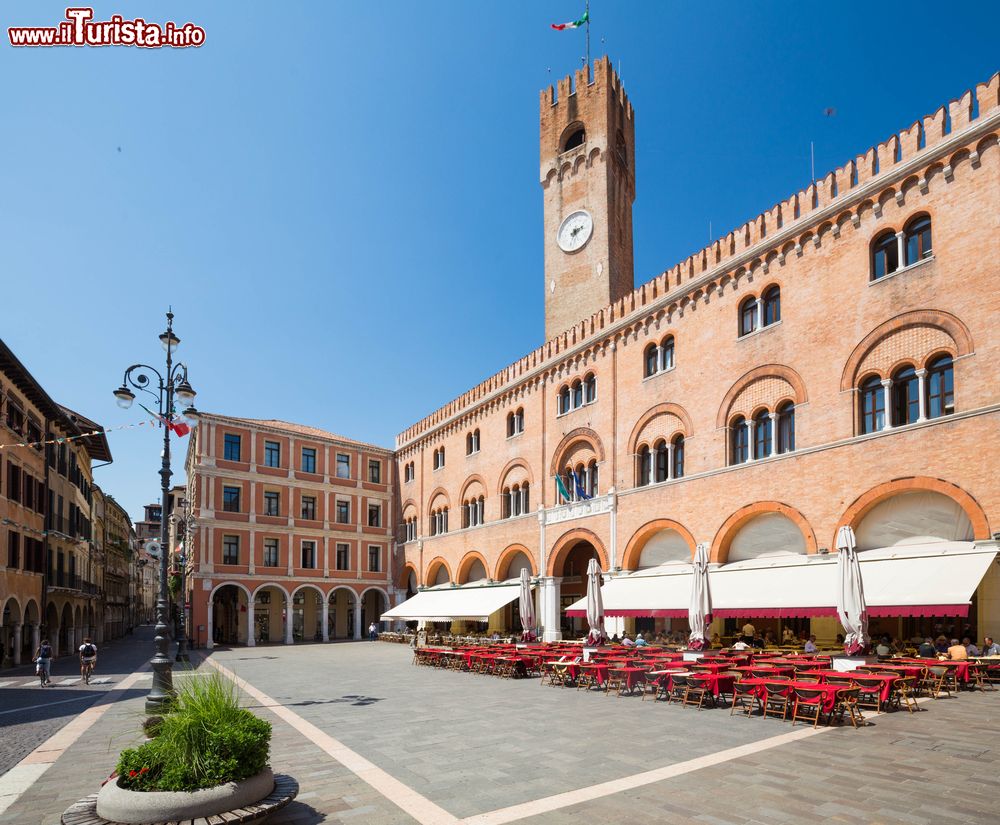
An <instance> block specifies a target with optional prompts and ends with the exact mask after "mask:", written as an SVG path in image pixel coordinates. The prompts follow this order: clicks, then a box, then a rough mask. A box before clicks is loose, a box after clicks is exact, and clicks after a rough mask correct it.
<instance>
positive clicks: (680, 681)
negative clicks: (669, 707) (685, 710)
mask: <svg viewBox="0 0 1000 825" xmlns="http://www.w3.org/2000/svg"><path fill="white" fill-rule="evenodd" d="M690 675H691V674H690V673H675V674H673V675H672V676H671V677H670V691H669V692H668V693H667V703H668V704H669V703H670V702H672V701H673V700H674V699H677V700H678V701H680V702H681V704H683V703H684V697H685V696H686V695H687V689H688V677H689V676H690Z"/></svg>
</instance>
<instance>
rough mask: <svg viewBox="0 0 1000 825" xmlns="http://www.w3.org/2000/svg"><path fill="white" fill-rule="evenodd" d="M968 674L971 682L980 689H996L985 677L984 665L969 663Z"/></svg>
mask: <svg viewBox="0 0 1000 825" xmlns="http://www.w3.org/2000/svg"><path fill="white" fill-rule="evenodd" d="M969 676H970V677H971V678H972V682H973V684H974V685H975V686H976V687H977V688H979V689H980V690H996V688H995V687H993V684H992V682H990V681H989V679H987V678H986V666H985V665H969Z"/></svg>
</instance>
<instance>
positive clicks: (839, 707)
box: [833, 687, 868, 728]
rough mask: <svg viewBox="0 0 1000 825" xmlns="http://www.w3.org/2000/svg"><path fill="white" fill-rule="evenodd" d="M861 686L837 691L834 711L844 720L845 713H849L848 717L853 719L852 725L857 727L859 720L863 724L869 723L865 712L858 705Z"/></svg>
mask: <svg viewBox="0 0 1000 825" xmlns="http://www.w3.org/2000/svg"><path fill="white" fill-rule="evenodd" d="M860 692H861V691H860V689H859V688H856V687H855V688H844V689H843V690H838V691H837V704H836V705H834V708H833V712H834V714H835V715H836V716H837V718H838V719H839V720H840V721H841V722H843V721H844V715H845V714H847V716H848V718H849V719H850V720H851V725H853V726H854V727H855V728H857V726H858V722H860V723H861V724H862V725H867V724H868V723H867V722H866V721H865V717H864V714H862V713H861V708H859V707H858V694H859V693H860Z"/></svg>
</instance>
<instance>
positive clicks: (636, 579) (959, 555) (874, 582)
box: [566, 541, 997, 618]
mask: <svg viewBox="0 0 1000 825" xmlns="http://www.w3.org/2000/svg"><path fill="white" fill-rule="evenodd" d="M996 555H997V550H996V549H995V548H993V547H982V548H978V547H976V546H975V544H974V543H972V542H964V541H948V542H933V543H928V544H911V545H905V546H896V547H886V548H881V549H878V550H866V551H863V552H861V553H859V554H858V558H859V560H860V562H861V579H862V582H863V585H864V591H865V601H866V602H867V604H868V613H869V615H870V616H965V615H967V614H968V610H969V601H970V599H971V598H972V594H973V593H974V592H975V590H976V588H977V587H978V586H979V582H980V581H982V578H983V576H984V575H985V574H986V571H987V570H988V569H989V566H990V564H991V563H992V562H993V559H994V558H995V557H996ZM675 567H680V570H671V569H670V568H675ZM690 570H691V568H690V566H689V565H664V566H662V567H659V568H654V569H652V570H643V571H639V572H638V573H632V574H630V575H628V576H622V577H620V578H613V579H610V580H608V581H607V582H606V583H605V584H604V586H603V587H602V593H603V594H604V605H605V613H606V615H608V616H670V617H677V618H681V617H685V616H687V606H688V601H689V599H690V596H691V576H690ZM836 580H837V557H836V554H831V555H812V556H803V555H795V556H775V557H770V558H761V559H754V560H749V561H740V562H735V563H733V564H726V565H722V566H720V567H717V568H715V569H713V570H711V571H710V573H709V587H710V589H711V593H712V607H713V610H712V613H713V615H714V616H717V617H720V618H724V617H733V618H751V617H774V618H779V617H780V618H791V617H799V616H835V615H836V614H837V611H836V600H835V594H836ZM583 608H585V600H581V601H578V602H576V603H575V604H572V605H570V607H569V608H568V609H567V611H566V612H567V614H568V615H571V616H573V615H581V614H580V610H581V609H583Z"/></svg>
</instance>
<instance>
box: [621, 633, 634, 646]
mask: <svg viewBox="0 0 1000 825" xmlns="http://www.w3.org/2000/svg"><path fill="white" fill-rule="evenodd" d="M622 645H624V646H625V647H635V642H633V641H632V640H631V639H630V638H629V637H628V633H626V634H625V635H624V636H622Z"/></svg>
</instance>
